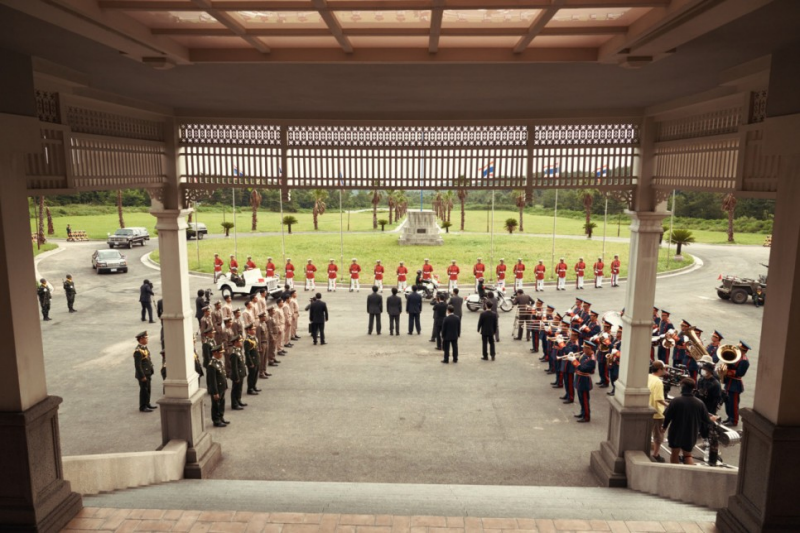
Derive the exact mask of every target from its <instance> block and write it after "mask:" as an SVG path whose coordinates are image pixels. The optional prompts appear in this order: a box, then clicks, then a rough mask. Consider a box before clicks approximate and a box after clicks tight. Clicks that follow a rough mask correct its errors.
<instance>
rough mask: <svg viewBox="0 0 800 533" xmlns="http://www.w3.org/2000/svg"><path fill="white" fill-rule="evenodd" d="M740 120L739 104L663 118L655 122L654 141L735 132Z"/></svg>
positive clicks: (740, 109) (740, 110)
mask: <svg viewBox="0 0 800 533" xmlns="http://www.w3.org/2000/svg"><path fill="white" fill-rule="evenodd" d="M741 121H742V108H741V106H734V107H730V108H728V109H722V110H718V111H710V112H708V113H703V114H701V115H693V116H690V117H683V118H677V119H672V120H665V121H662V122H658V123H657V124H656V141H658V142H662V141H674V140H679V139H694V138H697V137H710V136H713V135H723V134H726V133H736V131H737V130H738V129H739V124H741Z"/></svg>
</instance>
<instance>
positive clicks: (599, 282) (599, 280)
mask: <svg viewBox="0 0 800 533" xmlns="http://www.w3.org/2000/svg"><path fill="white" fill-rule="evenodd" d="M594 287H595V288H596V289H599V288H602V287H603V276H595V277H594Z"/></svg>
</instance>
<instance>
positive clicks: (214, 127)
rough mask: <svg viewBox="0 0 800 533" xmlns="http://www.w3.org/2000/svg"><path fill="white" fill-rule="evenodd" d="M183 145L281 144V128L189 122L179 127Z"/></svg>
mask: <svg viewBox="0 0 800 533" xmlns="http://www.w3.org/2000/svg"><path fill="white" fill-rule="evenodd" d="M178 142H179V144H180V145H181V146H196V145H197V146H274V147H279V146H280V145H281V128H280V126H277V125H259V124H200V123H187V124H181V125H180V126H179V127H178Z"/></svg>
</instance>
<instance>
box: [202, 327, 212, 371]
mask: <svg viewBox="0 0 800 533" xmlns="http://www.w3.org/2000/svg"><path fill="white" fill-rule="evenodd" d="M212 348H214V327H213V326H208V327H206V329H204V330H203V368H208V364H209V363H210V362H211V359H213V358H214V356H213V355H212V354H211V350H212Z"/></svg>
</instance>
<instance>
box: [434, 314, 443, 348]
mask: <svg viewBox="0 0 800 533" xmlns="http://www.w3.org/2000/svg"><path fill="white" fill-rule="evenodd" d="M443 323H444V320H442V319H436V320H434V321H433V335H431V339H433V340H435V341H436V347H437V348H441V347H442V324H443Z"/></svg>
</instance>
